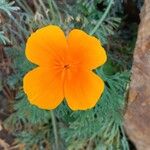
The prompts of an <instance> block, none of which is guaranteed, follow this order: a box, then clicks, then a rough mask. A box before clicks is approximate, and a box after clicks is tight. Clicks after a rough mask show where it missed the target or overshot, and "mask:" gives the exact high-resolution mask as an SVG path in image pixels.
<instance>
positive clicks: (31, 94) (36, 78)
mask: <svg viewBox="0 0 150 150" xmlns="http://www.w3.org/2000/svg"><path fill="white" fill-rule="evenodd" d="M23 88H24V91H25V93H26V94H27V96H28V99H29V101H30V103H31V104H33V105H36V106H37V107H39V108H42V109H47V110H50V109H54V108H56V107H57V106H58V105H59V104H60V103H61V101H62V100H63V98H64V94H63V79H62V77H61V73H60V72H59V71H55V70H52V69H51V70H50V69H47V68H42V67H37V68H36V69H33V70H32V71H30V72H28V73H27V74H26V75H25V77H24V79H23Z"/></svg>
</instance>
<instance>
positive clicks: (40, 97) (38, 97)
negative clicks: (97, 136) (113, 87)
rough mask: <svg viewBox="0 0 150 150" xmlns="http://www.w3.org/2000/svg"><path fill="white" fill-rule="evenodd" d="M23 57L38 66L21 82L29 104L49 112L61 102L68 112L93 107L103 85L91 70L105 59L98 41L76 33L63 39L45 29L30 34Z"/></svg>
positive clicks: (55, 29) (55, 30)
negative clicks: (66, 105) (64, 102)
mask: <svg viewBox="0 0 150 150" xmlns="http://www.w3.org/2000/svg"><path fill="white" fill-rule="evenodd" d="M25 53H26V57H27V58H28V60H29V61H31V62H32V63H34V64H36V65H38V67H37V68H35V69H33V70H31V71H30V72H28V73H27V74H26V75H25V77H24V79H23V88H24V91H25V93H26V94H27V96H28V99H29V101H30V103H31V104H33V105H36V106H37V107H39V108H42V109H47V110H50V109H54V108H56V107H57V106H58V105H59V104H60V103H61V102H62V100H63V99H64V98H65V99H66V101H67V103H68V105H69V107H70V108H71V109H72V110H85V109H89V108H92V107H93V106H95V104H96V102H97V101H98V99H99V98H100V96H101V94H102V92H103V90H104V82H103V80H102V79H101V78H100V77H98V76H97V75H96V74H95V73H94V72H93V71H92V70H93V69H95V68H97V67H98V66H101V65H103V64H104V63H105V61H106V59H107V56H106V52H105V50H104V48H103V47H102V46H101V43H100V42H99V40H98V39H96V38H95V37H93V36H90V35H88V34H86V33H85V32H83V31H82V30H78V29H73V30H72V31H71V32H70V33H69V34H68V36H67V37H65V35H64V33H63V31H62V30H61V29H60V28H59V27H58V26H54V25H49V26H46V27H43V28H41V29H39V30H37V31H36V32H35V33H33V34H31V36H30V37H29V38H28V40H27V44H26V50H25Z"/></svg>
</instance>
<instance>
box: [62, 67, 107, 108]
mask: <svg viewBox="0 0 150 150" xmlns="http://www.w3.org/2000/svg"><path fill="white" fill-rule="evenodd" d="M64 88H65V89H64V91H65V98H66V101H67V103H68V105H69V107H70V108H71V109H73V110H86V109H89V108H92V107H94V106H95V104H96V103H97V101H98V100H99V98H100V96H101V94H102V92H103V90H104V82H103V80H101V79H100V78H99V77H98V76H97V75H96V74H94V73H93V72H92V71H85V70H82V71H81V70H75V69H74V70H70V71H68V72H67V78H66V80H65V87H64Z"/></svg>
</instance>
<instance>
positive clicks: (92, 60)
mask: <svg viewBox="0 0 150 150" xmlns="http://www.w3.org/2000/svg"><path fill="white" fill-rule="evenodd" d="M67 40H68V45H69V50H70V51H69V53H70V55H71V56H70V57H71V59H77V61H78V62H79V63H81V64H82V65H83V68H88V69H95V68H97V67H98V66H101V65H102V64H104V63H105V61H106V59H107V56H106V52H105V50H104V48H103V47H102V45H101V43H100V41H99V40H98V39H96V38H95V37H93V36H90V35H88V34H86V33H85V32H83V31H81V30H78V29H74V30H72V31H71V32H70V33H69V35H68V38H67Z"/></svg>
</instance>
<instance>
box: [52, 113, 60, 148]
mask: <svg viewBox="0 0 150 150" xmlns="http://www.w3.org/2000/svg"><path fill="white" fill-rule="evenodd" d="M51 119H52V125H53V131H54V138H55V148H56V149H55V150H59V147H58V146H59V144H58V131H57V125H56V118H55V114H54V112H53V111H51Z"/></svg>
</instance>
